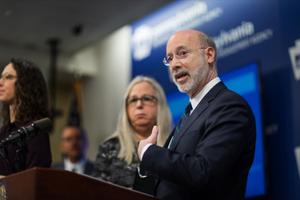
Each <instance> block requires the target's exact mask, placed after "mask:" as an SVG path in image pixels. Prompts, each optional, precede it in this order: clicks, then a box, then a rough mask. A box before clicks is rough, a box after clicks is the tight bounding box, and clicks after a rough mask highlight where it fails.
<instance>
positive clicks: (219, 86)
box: [167, 82, 226, 150]
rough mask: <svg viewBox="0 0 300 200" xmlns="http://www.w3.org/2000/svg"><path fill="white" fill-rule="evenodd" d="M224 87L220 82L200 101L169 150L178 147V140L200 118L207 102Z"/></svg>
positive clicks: (207, 104)
mask: <svg viewBox="0 0 300 200" xmlns="http://www.w3.org/2000/svg"><path fill="white" fill-rule="evenodd" d="M225 88H226V86H225V85H224V84H223V83H222V82H220V83H218V84H217V85H215V86H214V87H213V88H212V89H211V90H210V91H209V92H208V93H207V94H206V95H205V96H204V98H203V99H202V100H201V102H200V103H199V104H198V105H197V107H196V108H195V110H194V111H193V112H192V114H191V115H190V116H189V118H188V119H187V122H186V123H185V124H184V125H183V127H182V130H181V131H180V133H179V135H178V137H174V139H173V141H172V143H174V144H172V148H170V149H171V150H174V149H175V148H176V146H177V145H178V143H179V141H180V139H181V138H182V137H183V136H184V134H185V133H186V132H187V130H188V129H189V127H190V126H191V125H192V124H193V123H194V122H195V120H196V119H198V118H199V117H200V115H201V114H202V113H203V112H204V111H205V110H206V108H207V107H208V106H209V102H210V101H212V100H213V99H215V97H216V96H217V95H218V93H219V92H220V91H221V90H222V89H225ZM173 133H174V130H173V131H172V134H171V135H170V136H169V138H168V141H170V139H171V137H172V136H173ZM167 144H168V143H167Z"/></svg>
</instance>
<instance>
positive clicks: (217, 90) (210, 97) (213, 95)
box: [203, 81, 228, 102]
mask: <svg viewBox="0 0 300 200" xmlns="http://www.w3.org/2000/svg"><path fill="white" fill-rule="evenodd" d="M226 90H228V89H227V87H226V86H225V85H224V83H223V82H222V81H221V82H219V83H217V85H215V86H214V87H213V88H212V89H211V90H210V91H209V92H208V93H207V94H206V95H205V97H204V98H203V101H206V102H210V101H212V100H213V99H215V98H216V96H218V94H219V93H220V92H223V91H226Z"/></svg>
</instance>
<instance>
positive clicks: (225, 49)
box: [213, 21, 273, 58]
mask: <svg viewBox="0 0 300 200" xmlns="http://www.w3.org/2000/svg"><path fill="white" fill-rule="evenodd" d="M272 36H273V30H272V29H264V30H262V31H260V32H257V33H256V32H255V26H254V24H253V22H250V21H249V22H244V21H242V22H241V24H240V25H238V26H236V27H233V28H231V29H229V30H221V31H220V33H219V35H217V36H215V37H213V40H214V41H215V43H216V46H217V49H218V55H219V58H224V57H226V56H230V55H232V54H235V53H237V52H239V51H241V50H244V49H247V48H249V47H250V46H254V45H257V44H259V43H262V42H263V41H265V40H268V39H271V37H272Z"/></svg>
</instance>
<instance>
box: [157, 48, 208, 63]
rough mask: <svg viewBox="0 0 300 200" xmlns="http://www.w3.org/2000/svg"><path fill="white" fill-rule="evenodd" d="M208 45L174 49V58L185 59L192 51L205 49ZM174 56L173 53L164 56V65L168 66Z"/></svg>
mask: <svg viewBox="0 0 300 200" xmlns="http://www.w3.org/2000/svg"><path fill="white" fill-rule="evenodd" d="M207 48H208V47H199V48H197V49H185V48H180V49H179V50H177V51H176V53H175V58H176V59H178V60H181V59H185V58H187V57H188V55H189V54H190V53H192V52H193V51H196V50H198V49H207ZM173 59H174V56H173V55H168V56H167V57H164V59H163V63H164V65H165V66H167V67H169V66H170V63H171V62H172V61H173Z"/></svg>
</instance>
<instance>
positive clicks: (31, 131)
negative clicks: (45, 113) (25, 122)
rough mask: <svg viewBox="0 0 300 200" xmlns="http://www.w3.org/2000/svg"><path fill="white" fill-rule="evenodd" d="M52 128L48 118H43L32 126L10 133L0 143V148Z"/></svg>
mask: <svg viewBox="0 0 300 200" xmlns="http://www.w3.org/2000/svg"><path fill="white" fill-rule="evenodd" d="M51 127H52V122H51V120H50V119H49V118H43V119H40V120H36V121H34V122H33V123H32V124H30V125H29V126H26V127H21V128H19V129H18V130H17V131H13V132H11V133H10V134H9V135H8V137H6V138H4V139H3V140H1V142H0V147H2V146H4V145H6V144H8V143H13V142H16V141H18V140H19V139H24V138H28V137H32V136H34V135H35V134H37V133H38V131H50V129H51Z"/></svg>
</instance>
